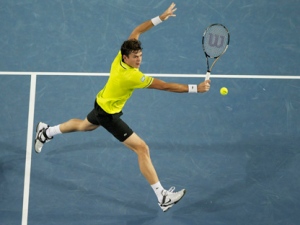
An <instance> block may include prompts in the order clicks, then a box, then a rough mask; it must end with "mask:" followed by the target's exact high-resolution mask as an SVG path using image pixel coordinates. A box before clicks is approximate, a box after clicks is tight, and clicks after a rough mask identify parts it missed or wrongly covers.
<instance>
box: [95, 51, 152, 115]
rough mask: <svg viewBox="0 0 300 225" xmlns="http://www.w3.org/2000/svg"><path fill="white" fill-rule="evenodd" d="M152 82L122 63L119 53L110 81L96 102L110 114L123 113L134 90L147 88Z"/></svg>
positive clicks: (135, 69) (112, 67)
mask: <svg viewBox="0 0 300 225" xmlns="http://www.w3.org/2000/svg"><path fill="white" fill-rule="evenodd" d="M152 81H153V78H152V77H149V76H146V75H144V74H143V73H142V72H141V71H139V69H137V68H133V67H131V66H129V65H127V64H126V63H124V62H122V55H121V51H119V53H118V55H117V56H116V58H115V59H114V61H113V63H112V65H111V69H110V75H109V78H108V81H107V83H106V85H105V87H104V88H103V89H102V90H101V91H100V92H99V93H98V94H97V96H96V101H97V103H98V104H99V106H100V107H101V108H102V109H103V110H104V111H105V112H107V113H109V114H114V113H118V112H121V111H122V109H123V107H124V105H125V103H126V101H127V100H128V99H129V98H130V96H131V95H132V93H133V91H134V89H136V88H147V87H148V86H149V85H150V84H151V83H152Z"/></svg>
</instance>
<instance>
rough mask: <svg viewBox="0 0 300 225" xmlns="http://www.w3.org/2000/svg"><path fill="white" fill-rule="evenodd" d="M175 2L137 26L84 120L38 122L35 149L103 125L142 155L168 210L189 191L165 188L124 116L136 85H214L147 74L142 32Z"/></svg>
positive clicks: (170, 13) (175, 88)
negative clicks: (143, 67) (143, 66)
mask: <svg viewBox="0 0 300 225" xmlns="http://www.w3.org/2000/svg"><path fill="white" fill-rule="evenodd" d="M175 11H176V8H175V4H174V3H172V4H171V5H170V6H169V8H168V9H167V10H166V11H165V12H164V13H162V14H161V15H160V16H157V17H155V18H153V19H151V20H148V21H146V22H144V23H142V24H140V25H139V26H137V27H136V28H135V29H134V30H133V31H132V33H131V34H130V36H129V38H128V40H127V41H125V42H124V43H123V44H122V46H121V50H120V51H119V52H118V54H117V56H116V58H115V59H114V61H113V62H112V65H111V71H110V76H109V79H108V81H107V83H106V85H105V86H104V88H103V89H102V90H101V91H100V92H99V93H98V94H97V96H96V101H95V105H94V106H95V107H94V109H93V110H92V111H91V112H90V113H89V114H88V115H87V117H86V118H85V119H84V120H81V119H71V120H69V121H67V122H65V123H62V124H59V125H57V126H53V127H49V125H47V124H45V123H42V122H40V123H38V125H37V128H36V139H35V151H36V152H37V153H40V152H41V150H42V147H43V145H44V144H45V143H46V142H48V141H50V140H51V139H52V138H53V136H54V135H57V134H61V133H69V132H76V131H91V130H95V129H96V128H98V127H100V126H102V127H104V128H105V129H106V130H107V131H108V132H110V133H111V134H112V135H114V136H115V138H117V139H118V140H119V141H120V142H122V143H123V144H124V145H125V146H127V147H128V148H129V149H131V150H133V151H134V152H135V153H136V154H137V156H138V163H139V167H140V171H141V173H142V174H143V175H144V177H145V178H146V180H147V181H148V182H149V184H150V185H151V187H152V188H153V190H154V192H155V194H156V196H157V199H158V204H159V206H160V207H161V209H162V210H163V211H164V212H165V211H167V210H168V209H169V208H171V207H172V206H173V205H174V204H175V203H177V202H178V201H179V200H180V199H181V198H182V197H183V196H184V194H185V189H182V190H180V191H178V192H174V189H175V188H174V187H172V188H170V189H169V190H165V189H164V188H163V187H162V185H161V183H160V181H159V179H158V176H157V173H156V171H155V168H154V166H153V164H152V162H151V158H150V154H149V147H148V146H147V144H146V143H145V142H144V141H143V140H142V139H141V138H140V137H139V136H138V135H137V134H136V133H135V132H133V130H132V129H131V128H130V127H129V126H128V125H127V124H126V123H125V122H124V121H123V120H122V119H121V118H120V117H121V115H122V114H123V113H122V109H123V107H124V105H125V103H126V101H127V100H128V99H129V98H130V96H131V94H132V93H133V91H134V89H137V88H152V89H158V90H165V91H170V92H179V93H184V92H192V93H198V92H206V91H208V90H209V88H210V81H209V80H208V81H204V82H202V83H200V84H198V85H192V84H190V85H186V84H178V83H167V82H164V81H162V80H160V79H157V78H153V77H150V76H146V75H145V74H143V73H142V72H141V71H140V70H139V67H140V65H141V63H142V47H141V43H140V41H138V39H139V36H140V35H141V34H142V33H144V32H145V31H147V30H149V29H151V28H152V27H153V26H156V25H158V24H159V23H161V22H162V21H165V20H167V19H168V18H169V17H174V16H175V14H174V12H175Z"/></svg>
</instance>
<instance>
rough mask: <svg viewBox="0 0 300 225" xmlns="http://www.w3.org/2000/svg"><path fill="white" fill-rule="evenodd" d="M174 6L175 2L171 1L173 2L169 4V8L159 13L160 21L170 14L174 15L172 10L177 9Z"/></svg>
mask: <svg viewBox="0 0 300 225" xmlns="http://www.w3.org/2000/svg"><path fill="white" fill-rule="evenodd" d="M175 6H176V4H175V3H174V2H173V3H172V4H171V5H170V6H169V8H168V9H167V10H166V11H165V12H164V13H163V14H161V15H160V19H161V20H162V21H164V20H167V19H168V18H169V17H170V16H176V15H175V14H174V12H175V11H176V10H177V8H175Z"/></svg>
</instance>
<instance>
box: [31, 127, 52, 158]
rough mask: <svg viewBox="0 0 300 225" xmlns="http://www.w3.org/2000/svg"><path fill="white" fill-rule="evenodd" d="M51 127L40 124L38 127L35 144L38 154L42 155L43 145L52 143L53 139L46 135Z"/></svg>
mask: <svg viewBox="0 0 300 225" xmlns="http://www.w3.org/2000/svg"><path fill="white" fill-rule="evenodd" d="M48 127H49V125H48V124H45V123H42V122H39V123H38V125H37V126H36V135H35V143H34V148H35V152H36V153H40V152H41V151H42V147H43V145H44V144H45V143H46V142H48V141H50V140H51V139H53V137H52V138H49V137H48V136H47V134H46V130H47V129H48Z"/></svg>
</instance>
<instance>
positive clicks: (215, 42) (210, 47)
mask: <svg viewBox="0 0 300 225" xmlns="http://www.w3.org/2000/svg"><path fill="white" fill-rule="evenodd" d="M229 40H230V35H229V31H228V30H227V28H226V27H225V26H224V25H222V24H212V25H210V26H209V27H207V28H206V30H205V31H204V33H203V37H202V47H203V51H204V54H205V57H206V64H207V72H206V77H205V80H208V79H209V77H210V73H211V70H212V68H213V67H214V65H215V64H216V62H217V61H218V60H219V58H220V57H221V56H222V55H223V54H224V53H225V52H226V50H227V48H228V45H229ZM209 59H213V63H212V64H211V66H210V63H209V61H212V60H209Z"/></svg>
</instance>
